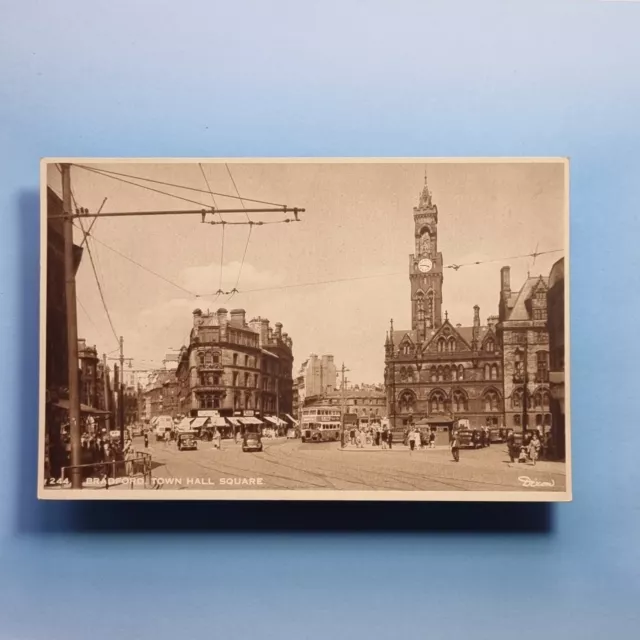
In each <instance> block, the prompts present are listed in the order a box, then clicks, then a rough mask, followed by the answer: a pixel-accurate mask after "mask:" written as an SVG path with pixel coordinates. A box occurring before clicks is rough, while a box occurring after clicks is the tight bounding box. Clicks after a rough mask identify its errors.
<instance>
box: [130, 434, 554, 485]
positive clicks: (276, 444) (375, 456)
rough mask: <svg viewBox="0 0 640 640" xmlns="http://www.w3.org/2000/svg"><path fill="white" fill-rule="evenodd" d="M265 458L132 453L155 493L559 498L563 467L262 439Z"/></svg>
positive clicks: (498, 453)
mask: <svg viewBox="0 0 640 640" xmlns="http://www.w3.org/2000/svg"><path fill="white" fill-rule="evenodd" d="M263 445H264V450H263V451H262V452H247V453H244V452H243V451H242V447H241V446H240V445H239V444H236V443H234V442H232V441H231V440H223V441H222V449H221V450H219V449H217V448H216V447H215V446H214V445H213V443H209V442H198V449H197V450H196V451H178V449H177V447H176V445H175V443H168V444H165V443H163V442H153V441H152V442H150V445H149V448H148V449H145V448H144V447H143V446H142V443H141V441H140V442H136V448H137V449H139V450H140V451H147V452H148V453H150V454H151V456H152V459H153V477H154V481H155V484H156V487H157V488H159V489H173V490H176V489H179V490H188V489H196V490H198V489H199V490H202V489H209V490H212V489H215V490H225V489H227V490H228V489H247V490H264V489H267V490H269V489H271V490H273V489H307V490H313V489H318V490H327V489H337V490H356V491H363V490H365V491H366V490H387V491H399V490H400V491H416V490H417V491H564V489H565V482H566V475H565V465H564V464H563V463H559V462H548V461H540V462H538V463H537V464H536V465H535V466H534V465H532V464H530V463H529V464H522V463H513V464H512V463H510V461H509V456H508V455H507V451H506V446H505V445H501V444H499V445H492V446H491V447H487V448H485V449H477V450H470V449H469V450H467V449H462V450H461V451H460V461H459V462H455V461H454V460H453V459H452V457H451V453H450V451H449V449H448V448H437V449H426V450H418V451H414V452H410V451H409V449H408V448H406V447H403V446H402V445H399V446H394V448H393V449H392V450H391V451H388V450H379V449H377V448H376V449H374V450H365V449H355V448H347V449H341V448H340V445H339V443H334V442H331V443H319V444H316V443H302V442H301V441H300V440H286V439H284V438H278V439H264V440H263Z"/></svg>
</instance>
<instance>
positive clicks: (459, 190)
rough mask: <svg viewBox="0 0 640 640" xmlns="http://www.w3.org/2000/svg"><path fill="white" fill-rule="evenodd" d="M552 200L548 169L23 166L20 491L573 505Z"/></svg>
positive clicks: (564, 181)
mask: <svg viewBox="0 0 640 640" xmlns="http://www.w3.org/2000/svg"><path fill="white" fill-rule="evenodd" d="M568 192H569V163H568V161H567V160H566V159H565V158H504V159H503V158H444V159H443V158H437V159H436V158H380V159H377V158H376V159H370V158H328V159H325V158H295V159H289V158H283V159H279V158H278V159H263V158H250V159H238V158H233V159H212V158H208V159H204V158H203V159H199V158H195V159H182V158H179V159H164V158H161V159H110V158H109V159H107V158H105V159H99V158H92V159H79V158H60V159H58V158H51V159H44V160H43V161H42V163H41V334H40V424H39V429H40V431H39V435H40V438H39V443H40V447H39V469H38V497H39V498H42V499H52V500H55V499H58V500H60V499H62V500H73V499H81V500H102V499H109V500H131V499H142V500H149V499H161V500H162V499H191V500H194V499H196V500H355V501H358V500H367V501H371V500H380V501H389V500H393V501H493V502H495V501H540V502H560V501H569V500H571V447H570V418H569V415H568V414H569V404H570V403H569V344H570V340H569V309H568V300H569V282H568V277H569V265H568V247H569V238H568V234H569V196H568ZM565 279H566V282H565Z"/></svg>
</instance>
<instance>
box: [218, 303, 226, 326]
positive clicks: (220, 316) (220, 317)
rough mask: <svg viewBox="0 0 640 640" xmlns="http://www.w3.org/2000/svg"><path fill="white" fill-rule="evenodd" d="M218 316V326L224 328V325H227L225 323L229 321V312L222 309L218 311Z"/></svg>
mask: <svg viewBox="0 0 640 640" xmlns="http://www.w3.org/2000/svg"><path fill="white" fill-rule="evenodd" d="M216 315H217V316H218V324H219V325H220V326H222V325H223V324H225V322H226V321H227V310H226V309H224V308H222V307H221V308H220V309H218V311H217V312H216Z"/></svg>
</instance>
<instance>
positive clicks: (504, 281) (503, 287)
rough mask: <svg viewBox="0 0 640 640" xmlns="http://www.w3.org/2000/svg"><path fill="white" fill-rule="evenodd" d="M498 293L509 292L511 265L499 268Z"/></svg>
mask: <svg viewBox="0 0 640 640" xmlns="http://www.w3.org/2000/svg"><path fill="white" fill-rule="evenodd" d="M500 293H502V294H503V295H509V294H510V293H511V267H502V269H500Z"/></svg>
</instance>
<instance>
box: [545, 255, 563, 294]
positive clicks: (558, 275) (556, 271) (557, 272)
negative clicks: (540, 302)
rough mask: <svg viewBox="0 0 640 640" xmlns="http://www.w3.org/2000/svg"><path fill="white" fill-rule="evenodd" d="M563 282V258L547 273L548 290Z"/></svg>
mask: <svg viewBox="0 0 640 640" xmlns="http://www.w3.org/2000/svg"><path fill="white" fill-rule="evenodd" d="M562 280H564V258H560V260H558V261H557V262H556V263H555V264H554V265H553V267H551V272H550V273H549V289H551V287H553V286H554V285H556V284H557V283H558V282H560V281H562Z"/></svg>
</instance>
